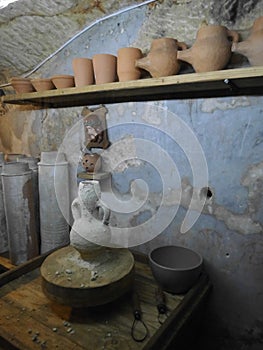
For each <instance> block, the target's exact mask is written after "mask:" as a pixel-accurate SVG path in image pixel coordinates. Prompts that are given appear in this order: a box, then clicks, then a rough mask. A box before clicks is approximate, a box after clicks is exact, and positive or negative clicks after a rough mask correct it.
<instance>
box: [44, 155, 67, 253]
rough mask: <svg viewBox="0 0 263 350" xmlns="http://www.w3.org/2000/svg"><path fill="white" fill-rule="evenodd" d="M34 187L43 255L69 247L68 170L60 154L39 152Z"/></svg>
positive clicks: (63, 157) (64, 158)
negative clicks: (35, 189)
mask: <svg viewBox="0 0 263 350" xmlns="http://www.w3.org/2000/svg"><path fill="white" fill-rule="evenodd" d="M38 186H39V212H40V236H41V254H43V253H45V252H48V251H50V250H52V249H54V248H58V247H61V246H64V245H66V244H68V243H69V225H68V223H67V220H68V219H69V211H70V204H69V169H68V162H67V161H66V157H65V154H64V153H59V152H56V151H51V152H41V159H40V162H39V163H38Z"/></svg>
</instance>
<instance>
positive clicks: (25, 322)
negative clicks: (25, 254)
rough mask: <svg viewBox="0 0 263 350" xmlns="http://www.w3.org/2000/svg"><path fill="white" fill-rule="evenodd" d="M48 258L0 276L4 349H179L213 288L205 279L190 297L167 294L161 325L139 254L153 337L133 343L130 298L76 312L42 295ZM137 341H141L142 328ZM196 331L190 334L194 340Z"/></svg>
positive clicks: (139, 286) (143, 301) (143, 302)
mask: <svg viewBox="0 0 263 350" xmlns="http://www.w3.org/2000/svg"><path fill="white" fill-rule="evenodd" d="M44 258H45V256H41V257H39V258H36V259H33V260H31V261H29V262H28V263H26V264H24V265H22V266H20V267H17V268H14V269H12V270H11V271H8V272H5V273H3V274H2V275H0V286H1V288H0V349H12V350H13V349H23V350H31V349H52V350H53V349H63V350H69V349H70V350H71V349H74V350H75V349H89V350H93V349H94V350H97V349H111V350H112V349H121V350H123V349H151V350H154V349H158V350H160V349H168V348H169V347H171V344H173V346H174V344H177V343H178V344H179V341H180V343H182V342H181V340H182V339H181V340H180V335H181V334H183V331H184V332H185V329H187V328H186V327H185V325H187V323H188V322H189V320H191V319H192V316H193V315H194V314H195V311H198V310H199V309H200V306H201V305H203V304H204V302H205V300H206V299H207V296H208V294H209V291H210V289H211V284H210V282H209V280H208V278H207V276H206V275H205V274H203V275H202V276H201V277H200V279H199V280H198V282H197V283H196V285H195V286H194V287H193V288H192V289H191V290H190V291H189V292H187V293H186V294H185V295H172V294H169V293H165V297H166V303H167V306H168V308H169V310H170V312H169V316H168V317H167V318H166V319H165V322H164V323H163V324H162V325H161V324H160V323H159V322H158V312H157V307H156V297H155V290H156V288H157V285H156V282H155V281H154V279H153V277H152V274H151V271H150V268H149V266H148V264H147V260H146V257H144V256H141V255H136V254H135V259H136V264H135V290H136V292H137V294H138V296H139V299H140V306H141V310H142V318H143V320H144V322H145V324H146V325H147V327H148V330H149V335H148V337H147V338H146V339H145V340H144V341H143V342H136V341H134V340H133V339H132V337H131V326H132V324H133V320H134V316H133V309H132V300H131V295H130V294H128V295H125V296H124V297H122V298H120V299H119V300H117V301H115V302H113V303H111V304H108V305H104V306H100V307H96V308H86V309H72V308H71V307H68V306H63V305H58V304H55V303H53V302H51V301H50V300H49V299H47V297H46V296H45V295H44V294H43V292H42V287H41V276H40V272H39V266H40V265H41V263H42V262H43V260H44ZM137 326H139V327H137V333H136V334H137V335H139V336H140V335H142V333H141V329H140V324H138V325H137ZM192 331H193V329H192V330H190V332H191V334H190V335H192Z"/></svg>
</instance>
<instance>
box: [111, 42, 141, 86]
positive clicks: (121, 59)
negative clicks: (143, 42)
mask: <svg viewBox="0 0 263 350" xmlns="http://www.w3.org/2000/svg"><path fill="white" fill-rule="evenodd" d="M142 56H143V55H142V51H141V50H140V49H138V48H137V47H122V48H120V49H119V50H118V56H117V74H118V78H119V81H129V80H137V79H140V77H141V70H140V69H139V68H137V67H135V61H136V60H138V59H139V58H142Z"/></svg>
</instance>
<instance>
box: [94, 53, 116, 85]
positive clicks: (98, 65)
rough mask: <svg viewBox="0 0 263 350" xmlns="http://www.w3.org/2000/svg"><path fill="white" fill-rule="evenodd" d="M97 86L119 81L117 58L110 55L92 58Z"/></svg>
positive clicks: (102, 54) (103, 54) (98, 55)
mask: <svg viewBox="0 0 263 350" xmlns="http://www.w3.org/2000/svg"><path fill="white" fill-rule="evenodd" d="M92 61H93V68H94V75H95V82H96V84H106V83H112V82H114V81H116V80H117V57H116V56H114V55H111V54H108V53H101V54H97V55H94V56H93V58H92Z"/></svg>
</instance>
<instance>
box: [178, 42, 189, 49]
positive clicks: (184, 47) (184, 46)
mask: <svg viewBox="0 0 263 350" xmlns="http://www.w3.org/2000/svg"><path fill="white" fill-rule="evenodd" d="M177 46H178V48H179V49H181V50H186V49H187V45H186V43H184V42H183V41H177Z"/></svg>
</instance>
